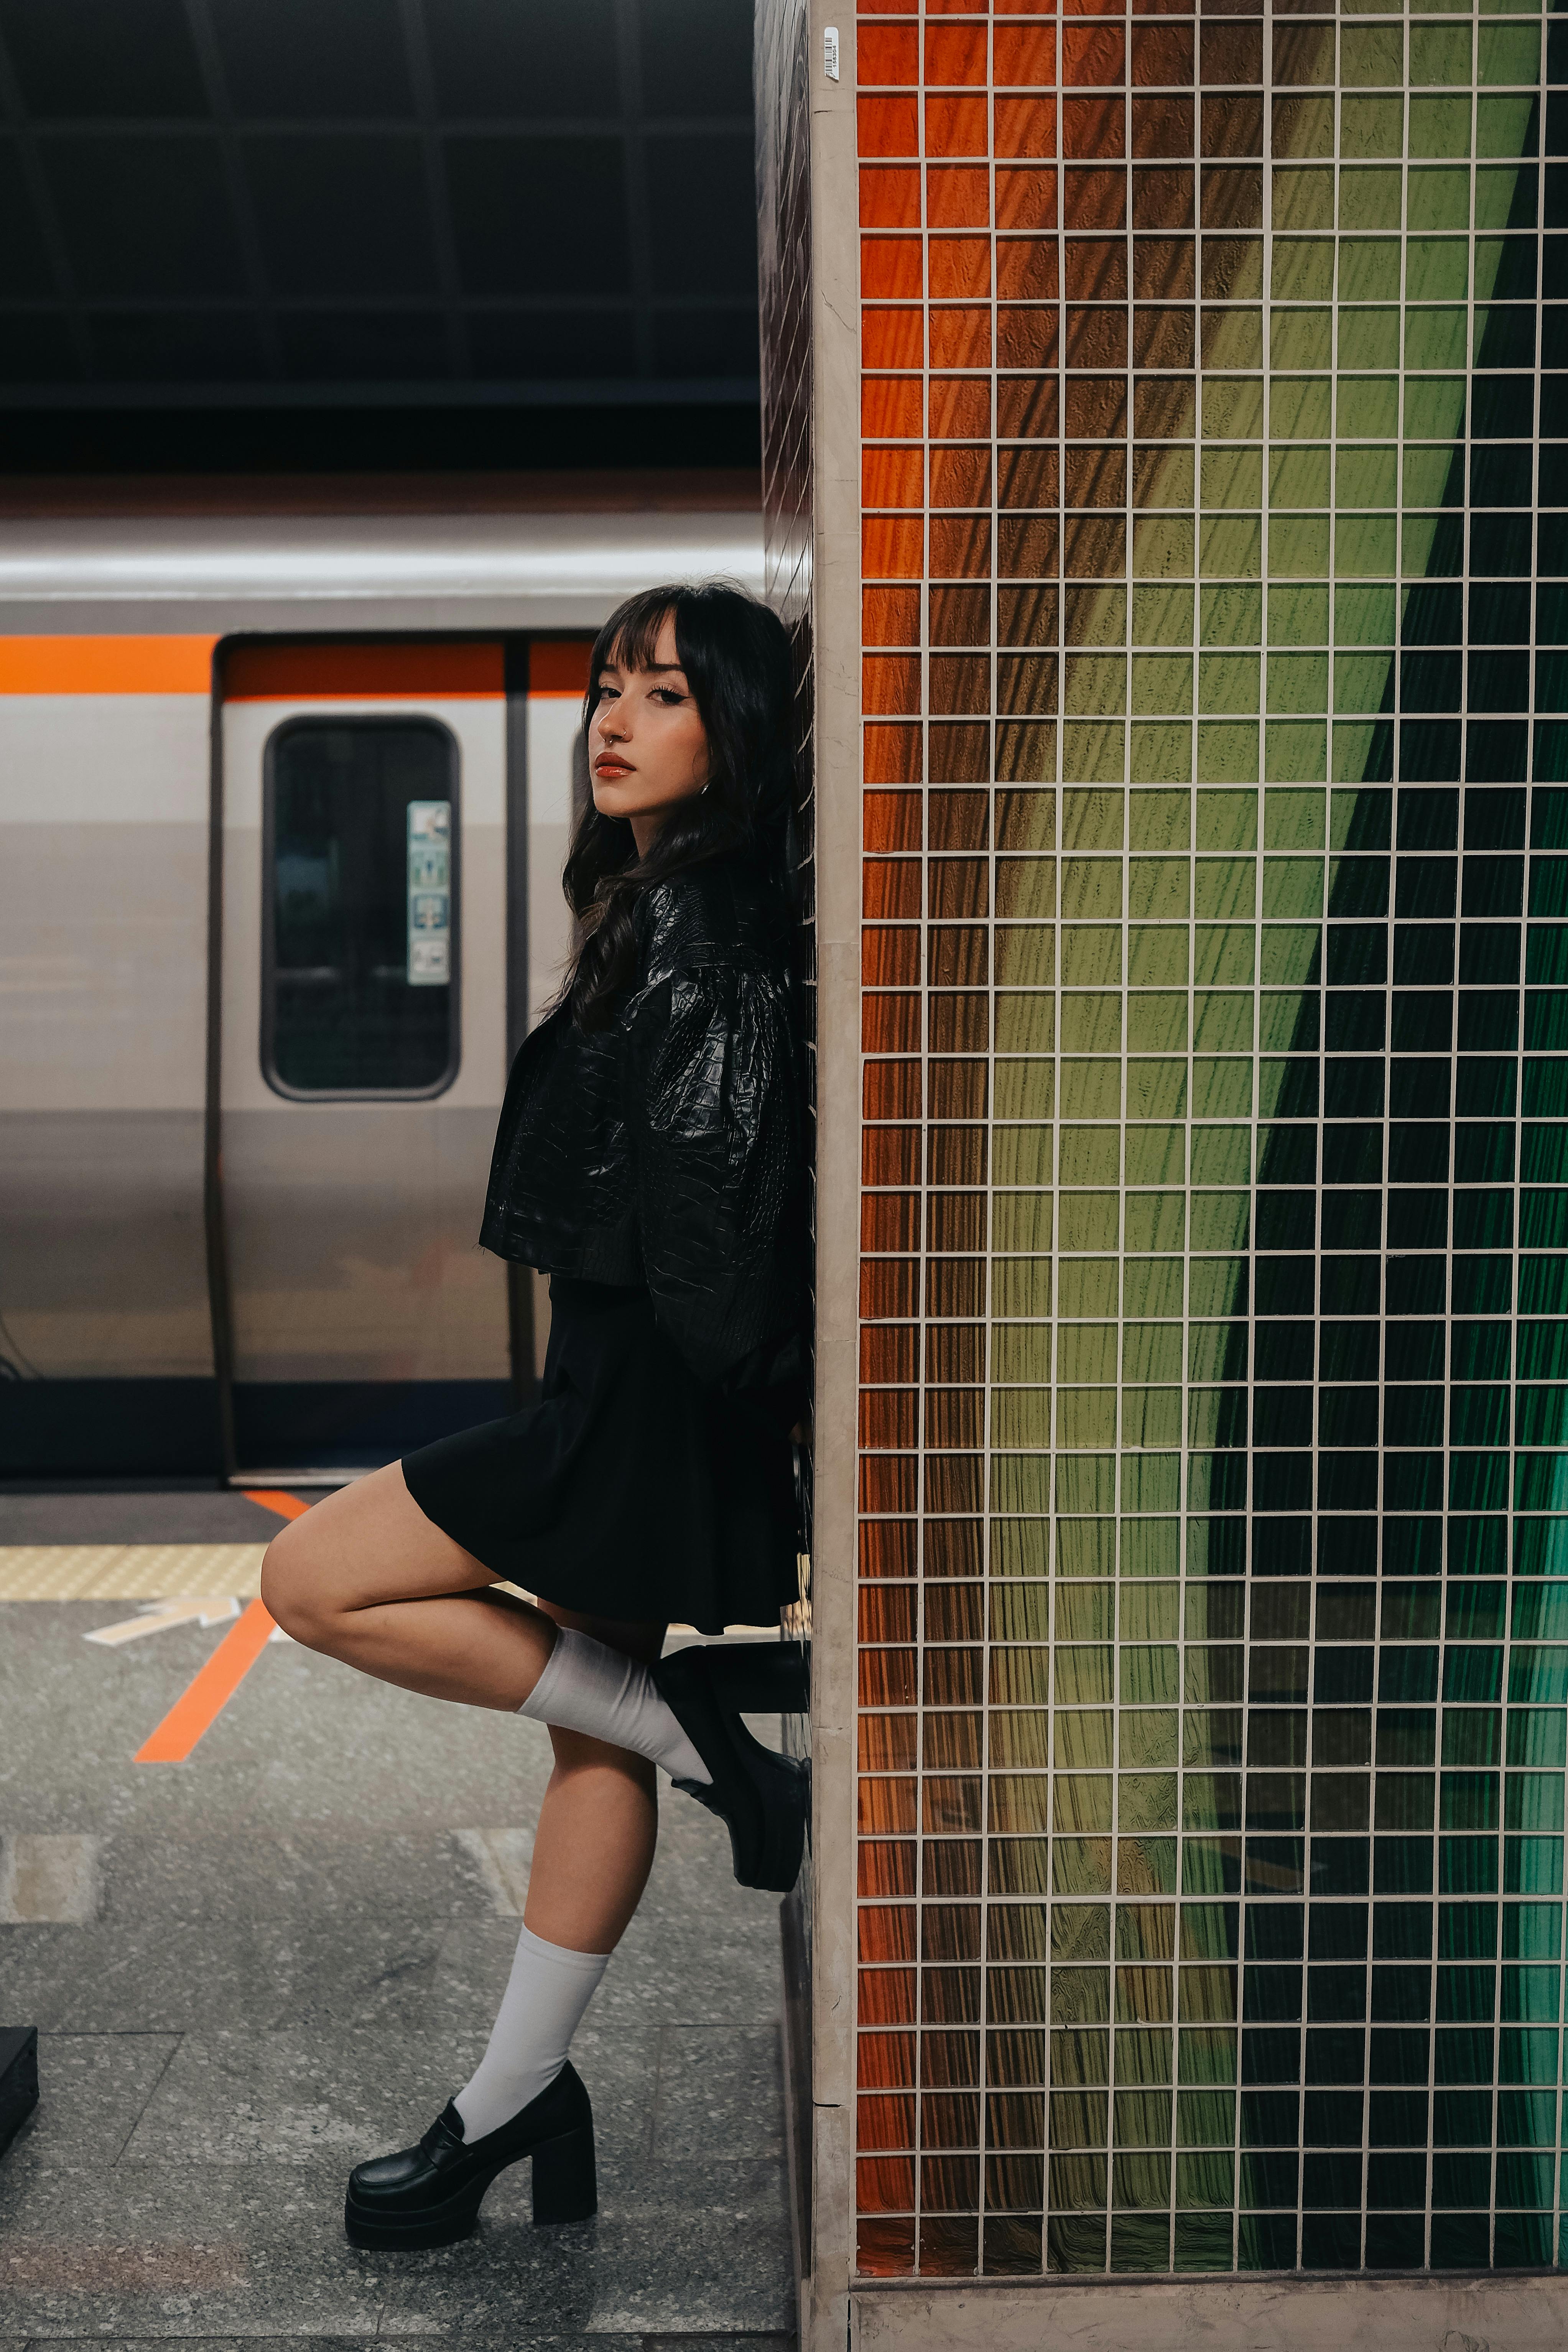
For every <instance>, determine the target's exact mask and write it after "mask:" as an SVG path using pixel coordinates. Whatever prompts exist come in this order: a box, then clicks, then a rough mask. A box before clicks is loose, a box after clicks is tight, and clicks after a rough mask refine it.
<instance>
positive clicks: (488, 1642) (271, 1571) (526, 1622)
mask: <svg viewBox="0 0 1568 2352" xmlns="http://www.w3.org/2000/svg"><path fill="white" fill-rule="evenodd" d="M496 1581H497V1580H496V1578H495V1576H494V1573H493V1571H492V1570H489V1569H487V1568H486V1567H484V1566H483V1565H482V1563H481V1562H480V1561H479V1560H477V1559H475V1558H474V1557H473V1555H472V1553H470V1552H467V1551H465V1550H464V1549H462V1547H461V1545H460V1544H457V1543H454V1542H453V1540H452V1538H450V1536H447V1535H444V1534H443V1533H442V1531H441V1529H440V1528H437V1527H436V1526H435V1525H434V1524H433V1523H432V1522H431V1521H430V1520H429V1519H427V1518H426V1516H425V1514H424V1512H423V1511H422V1510H421V1509H420V1508H419V1506H418V1505H417V1504H416V1502H415V1500H414V1498H413V1496H411V1495H410V1494H409V1492H408V1489H407V1487H406V1486H405V1484H404V1479H403V1471H402V1467H401V1465H399V1464H397V1463H393V1464H391V1465H389V1467H388V1468H386V1469H384V1470H377V1471H375V1472H374V1473H373V1474H372V1475H370V1476H369V1477H367V1478H361V1479H358V1480H356V1481H355V1483H354V1484H353V1486H344V1487H342V1488H340V1489H339V1491H338V1492H337V1493H336V1494H332V1495H329V1496H325V1497H324V1498H323V1500H322V1501H321V1502H320V1503H318V1504H317V1505H316V1506H315V1507H314V1508H313V1509H312V1510H310V1511H308V1512H307V1513H306V1514H305V1515H304V1517H302V1518H299V1519H295V1520H293V1521H291V1522H290V1524H289V1526H288V1527H287V1528H284V1530H283V1531H282V1533H281V1534H280V1535H279V1536H277V1537H275V1538H274V1539H273V1542H272V1544H271V1546H270V1547H269V1549H268V1554H267V1559H266V1561H265V1563H264V1565H263V1569H262V1579H261V1597H262V1599H263V1600H264V1601H266V1603H267V1606H268V1609H269V1610H270V1611H271V1612H272V1615H273V1616H274V1617H275V1618H276V1619H277V1620H278V1622H279V1624H280V1625H281V1626H282V1627H283V1629H284V1631H285V1632H286V1633H291V1634H292V1635H293V1637H294V1639H295V1640H296V1641H297V1642H300V1643H303V1644H304V1645H305V1646H306V1647H307V1648H309V1649H313V1650H320V1651H322V1652H323V1653H324V1654H326V1655H328V1656H329V1657H335V1658H342V1660H343V1661H344V1663H345V1664H348V1665H352V1666H357V1667H358V1668H359V1669H360V1671H361V1673H363V1674H368V1675H375V1676H376V1677H377V1679H378V1680H380V1681H382V1682H389V1683H395V1684H396V1685H398V1687H399V1688H400V1689H403V1690H412V1691H418V1692H420V1693H422V1694H424V1695H425V1696H427V1697H431V1698H446V1699H455V1700H458V1701H460V1702H462V1703H463V1704H466V1705H468V1706H489V1707H495V1708H498V1709H500V1710H501V1711H503V1712H505V1713H508V1714H515V1713H516V1712H517V1709H518V1708H519V1707H520V1706H521V1705H522V1702H523V1700H524V1699H525V1698H527V1696H528V1695H529V1693H530V1692H531V1690H532V1688H533V1685H534V1684H535V1683H536V1682H537V1681H538V1679H539V1676H540V1675H541V1674H542V1672H543V1670H544V1666H545V1664H546V1662H547V1661H548V1659H549V1656H550V1653H551V1650H552V1647H553V1644H554V1640H555V1626H556V1624H557V1623H559V1624H563V1625H570V1626H573V1627H574V1628H575V1629H576V1630H577V1631H579V1632H581V1633H590V1634H592V1635H593V1636H594V1637H595V1639H596V1640H598V1641H601V1642H604V1643H606V1644H607V1645H608V1646H609V1647H610V1648H612V1649H616V1650H621V1651H624V1652H625V1653H626V1654H627V1655H628V1656H631V1657H635V1658H639V1659H641V1660H642V1661H643V1662H644V1663H645V1664H651V1662H652V1661H653V1660H654V1659H656V1658H657V1657H658V1654H659V1650H660V1647H661V1645H662V1643H663V1640H664V1628H663V1626H662V1625H648V1624H626V1623H621V1622H617V1621H614V1620H608V1619H602V1618H594V1617H584V1616H578V1615H575V1614H574V1612H571V1611H569V1610H564V1609H555V1608H552V1607H551V1608H535V1607H533V1606H532V1605H531V1603H529V1602H527V1601H520V1600H518V1599H517V1598H516V1597H515V1596H514V1595H512V1594H510V1593H501V1592H496V1591H491V1590H490V1589H489V1588H490V1587H491V1586H493V1585H494V1584H495V1582H496ZM550 1737H551V1740H552V1744H553V1747H554V1749H555V1768H554V1770H553V1771H552V1774H551V1777H550V1785H549V1787H548V1789H547V1790H546V1791H545V1795H544V1801H543V1803H542V1807H541V1809H540V1815H539V1827H538V1830H537V1832H536V1833H535V1838H534V1851H533V1863H532V1867H531V1872H530V1874H529V1890H528V1901H527V1908H526V1911H525V1915H524V1916H525V1924H526V1925H527V1926H528V1927H530V1928H531V1930H532V1931H533V1933H534V1934H535V1935H536V1936H539V1937H542V1938H543V1940H544V1941H545V1942H546V1943H551V1944H560V1945H564V1946H565V1947H566V1948H568V1949H569V1950H573V1951H579V1952H609V1951H613V1950H614V1949H615V1948H616V1944H617V1943H618V1942H619V1940H620V1937H621V1936H622V1935H623V1933H624V1932H625V1929H626V1923H627V1921H628V1920H629V1919H630V1917H631V1916H632V1914H633V1912H634V1911H635V1910H636V1909H637V1903H638V1901H639V1900H640V1898H641V1895H642V1891H643V1888H644V1886H645V1885H647V1875H648V1872H649V1870H650V1869H651V1868H652V1866H653V1855H654V1846H655V1842H656V1840H657V1837H658V1800H657V1795H656V1783H655V1780H654V1768H653V1766H652V1765H651V1764H649V1763H647V1761H646V1760H645V1759H643V1758H642V1757H640V1756H634V1755H631V1754H630V1753H629V1752H628V1751H627V1750H626V1749H625V1748H613V1747H611V1746H609V1745H608V1743H607V1742H605V1741H604V1740H599V1739H591V1738H588V1737H586V1735H585V1734H584V1733H581V1732H574V1731H556V1730H553V1729H552V1732H551V1735H550Z"/></svg>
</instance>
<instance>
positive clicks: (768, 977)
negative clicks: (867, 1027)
mask: <svg viewBox="0 0 1568 2352" xmlns="http://www.w3.org/2000/svg"><path fill="white" fill-rule="evenodd" d="M627 1045H628V1055H627V1063H626V1118H627V1129H628V1133H629V1136H630V1139H631V1145H632V1152H633V1157H634V1160H635V1162H636V1168H637V1214H638V1222H639V1224H640V1228H641V1235H642V1251H643V1265H644V1268H645V1271H646V1275H647V1286H648V1289H649V1292H650V1294H651V1296H652V1299H653V1307H654V1313H655V1315H656V1316H657V1318H658V1321H659V1323H660V1325H661V1326H662V1327H663V1328H664V1329H665V1331H666V1332H667V1333H668V1336H669V1338H670V1339H672V1340H673V1342H674V1343H675V1345H676V1346H677V1347H678V1348H679V1350H680V1352H681V1354H682V1355H683V1356H684V1357H685V1358H686V1360H687V1361H688V1362H689V1364H690V1366H691V1368H692V1370H694V1371H695V1372H696V1373H697V1375H698V1377H699V1378H700V1379H701V1380H704V1381H720V1380H722V1379H723V1377H724V1376H725V1374H727V1373H731V1372H732V1371H733V1370H734V1369H735V1367H736V1366H737V1365H739V1364H740V1363H741V1361H742V1359H743V1358H745V1357H747V1356H748V1355H750V1354H751V1353H752V1351H753V1350H754V1349H758V1348H759V1347H761V1346H763V1344H764V1343H765V1342H767V1341H769V1340H771V1339H778V1338H779V1337H780V1336H782V1335H783V1334H784V1333H786V1332H788V1331H789V1330H791V1329H793V1328H796V1327H798V1325H799V1322H800V1319H801V1314H802V1307H803V1299H802V1294H801V1287H800V1276H801V1265H802V1253H801V1234H800V1228H801V1223H802V1218H803V1202H802V1158H801V1138H800V1132H799V1126H800V1113H799V1103H800V1086H799V1074H798V1071H797V1068H796V1055H795V1045H794V1038H793V1033H792V1027H791V1020H790V1007H789V1001H788V994H787V984H786V982H785V979H784V973H783V971H780V970H778V969H776V968H775V969H768V968H766V967H762V968H758V967H757V966H756V964H755V963H754V962H753V961H752V959H742V961H739V962H732V961H728V960H727V959H722V957H720V958H716V959H715V960H714V961H706V960H703V961H695V962H691V963H682V964H680V965H679V966H678V968H677V969H676V970H675V971H671V972H669V973H668V975H666V976H663V977H660V978H658V979H657V980H655V981H654V982H653V983H652V984H651V985H649V986H648V987H647V988H646V989H645V990H644V991H643V992H641V997H640V1001H639V1002H638V1003H637V1006H636V1008H635V1011H634V1012H633V1013H632V1016H631V1019H630V1021H629V1023H628V1031H627Z"/></svg>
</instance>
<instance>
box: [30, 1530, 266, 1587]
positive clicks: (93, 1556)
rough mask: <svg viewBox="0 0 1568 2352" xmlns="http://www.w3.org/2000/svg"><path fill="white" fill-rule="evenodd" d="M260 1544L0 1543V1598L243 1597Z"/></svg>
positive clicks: (255, 1574)
mask: <svg viewBox="0 0 1568 2352" xmlns="http://www.w3.org/2000/svg"><path fill="white" fill-rule="evenodd" d="M266 1549H267V1547H266V1545H265V1544H0V1601H195V1600H199V1599H202V1598H204V1597H205V1596H208V1595H211V1596H213V1597H215V1598H220V1599H221V1598H223V1597H226V1596H227V1595H231V1594H232V1595H233V1596H235V1597H236V1598H237V1599H238V1600H241V1601H247V1600H249V1599H250V1597H251V1596H252V1594H254V1593H255V1592H256V1591H258V1589H259V1586H260V1581H261V1560H262V1555H263V1553H264V1552H265V1550H266Z"/></svg>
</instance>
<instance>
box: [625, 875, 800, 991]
mask: <svg viewBox="0 0 1568 2352" xmlns="http://www.w3.org/2000/svg"><path fill="white" fill-rule="evenodd" d="M638 928H639V929H640V931H641V933H642V953H641V957H640V961H641V966H642V972H641V979H642V985H643V986H644V987H645V988H647V987H653V986H656V985H657V984H658V982H660V981H663V980H668V979H671V978H673V977H674V975H675V974H676V973H677V972H679V971H694V970H700V969H702V968H704V967H715V966H729V967H731V968H733V969H739V970H742V971H768V972H776V973H778V974H779V975H780V976H782V975H783V973H784V971H785V970H786V968H787V964H788V958H789V944H788V929H787V919H786V916H785V909H784V893H783V890H782V889H781V888H780V887H779V885H778V883H777V881H776V880H775V879H774V878H773V877H771V876H770V875H769V874H768V873H767V872H766V870H765V869H764V868H763V867H762V866H760V865H759V864H758V863H757V862H756V861H755V860H753V859H751V858H745V857H737V856H731V857H715V858H710V859H708V860H706V861H705V862H704V863H703V864H702V865H700V866H689V867H687V869H686V870H685V872H683V873H680V874H672V875H670V876H669V877H667V879H665V880H664V881H661V882H656V883H655V884H654V885H653V886H652V887H651V888H649V889H648V890H647V891H645V892H644V894H643V896H642V898H640V899H639V901H638Z"/></svg>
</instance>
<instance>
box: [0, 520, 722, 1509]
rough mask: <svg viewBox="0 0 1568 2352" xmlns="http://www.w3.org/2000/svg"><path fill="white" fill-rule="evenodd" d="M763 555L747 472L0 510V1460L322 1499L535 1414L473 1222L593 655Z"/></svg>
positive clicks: (541, 976)
mask: <svg viewBox="0 0 1568 2352" xmlns="http://www.w3.org/2000/svg"><path fill="white" fill-rule="evenodd" d="M761 574H762V528H761V520H760V516H759V513H758V510H757V502H756V486H755V481H754V478H751V477H748V476H744V475H732V476H731V475H718V474H715V475H712V476H704V475H699V474H692V475H688V476H663V477H658V476H650V477H632V476H626V477H616V476H613V475H603V476H584V475H578V476H534V477H526V476H514V477H506V478H499V479H497V480H494V481H486V480H484V479H482V478H473V477H470V478H466V479H464V480H463V481H461V482H460V483H458V484H457V485H454V484H453V483H452V482H451V481H440V480H435V481H426V482H423V483H422V482H420V481H417V480H410V479H402V480H399V481H388V482H383V483H376V482H375V481H374V480H372V479H368V478H357V479H350V480H346V481H336V482H334V481H331V480H326V479H310V480H302V481H295V482H292V483H290V482H286V481H283V482H280V481H273V482H271V483H268V484H263V485H258V483H257V482H255V481H248V482H228V483H226V482H223V481H208V482H205V483H195V482H192V483H189V484H186V485H184V486H182V485H179V484H176V483H170V482H167V481H165V482H161V483H160V482H137V481H124V482H116V483H108V484H106V483H103V482H97V483H93V484H90V485H89V484H85V483H84V484H81V485H78V486H72V485H71V484H70V483H68V482H61V483H55V484H47V483H42V484H39V483H35V484H33V485H31V486H26V485H16V484H13V485H11V486H10V487H9V488H5V489H0V1476H5V1477H6V1478H9V1479H12V1480H24V1481H25V1480H27V1479H37V1480H58V1479H61V1478H89V1479H90V1478H104V1479H113V1480H116V1481H122V1480H126V1479H140V1478H146V1479H163V1480H166V1479H170V1478H189V1479H205V1478H207V1477H209V1476H210V1477H212V1478H213V1479H214V1480H215V1481H217V1480H221V1479H225V1478H227V1479H231V1480H238V1481H244V1482H247V1483H249V1482H253V1481H258V1480H273V1481H276V1482H278V1483H290V1484H299V1483H305V1482H308V1481H310V1480H312V1479H313V1480H316V1481H318V1482H320V1483H322V1484H326V1483H336V1481H337V1480H338V1479H340V1478H341V1477H342V1475H345V1474H346V1473H349V1472H352V1471H353V1469H354V1468H357V1467H363V1466H364V1465H369V1464H373V1463H379V1462H384V1461H387V1460H389V1459H391V1458H392V1457H393V1456H395V1454H398V1453H400V1452H402V1451H404V1450H405V1449H406V1448H407V1447H408V1446H410V1445H412V1444H418V1443H421V1442H423V1441H425V1440H426V1439H428V1438H431V1437H434V1436H437V1435H439V1434H441V1433H445V1432H446V1431H447V1430H451V1429H456V1428H460V1427H463V1426H465V1425H467V1424H468V1423H472V1422H476V1421H480V1420H483V1419H485V1418H487V1417H488V1416H489V1415H492V1414H494V1413H497V1412H507V1411H509V1410H510V1409H511V1408H512V1406H513V1404H514V1403H516V1402H521V1401H522V1400H524V1399H526V1397H527V1396H528V1395H529V1394H530V1392H531V1388H532V1385H533V1383H534V1382H535V1381H536V1379H537V1376H538V1371H539V1368H540V1365H541V1363H542V1344H543V1336H544V1328H545V1319H546V1316H547V1311H548V1310H547V1307H545V1306H544V1303H543V1298H544V1295H543V1290H542V1285H541V1284H540V1282H539V1281H538V1278H537V1277H535V1276H532V1275H531V1274H530V1273H529V1272H527V1271H526V1270H523V1269H515V1268H508V1267H506V1266H504V1265H501V1264H500V1262H499V1261H498V1260H496V1259H495V1258H493V1257H489V1256H488V1255H485V1254H484V1253H482V1252H481V1251H480V1250H479V1246H478V1244H477V1240H476V1235H477V1233H478V1229H479V1213H480V1208H481V1205H482V1200H483V1192H484V1185H485V1179H486V1175H487V1172H488V1168H489V1150H490V1144H491V1139H492V1136H493V1132H494V1128H495V1123H496V1118H497V1115H498V1111H499V1108H500V1100H501V1094H502V1090H503V1087H504V1084H505V1079H506V1074H507V1069H508V1066H509V1063H510V1055H511V1054H512V1053H513V1052H514V1051H515V1049H516V1046H517V1045H518V1044H519V1043H520V1042H521V1038H522V1037H523V1036H524V1035H525V1034H526V1033H527V1031H528V1029H529V1027H530V1025H531V1024H532V1022H533V1021H535V1020H536V1019H537V1018H538V1017H539V1014H540V1013H541V1011H542V1008H543V1007H544V1006H545V1005H546V1004H547V1003H548V1002H549V999H550V996H551V994H552V991H553V989H554V988H555V986H556V984H557V982H558V979H559V975H560V972H561V970H562V967H563V961H564V959H565V957H566V956H567V954H568V952H569V950H570V929H569V918H568V916H567V912H566V908H565V906H564V903H563V898H562V894H561V887H560V876H561V866H562V861H563V855H564V851H565V845H566V841H567V835H568V831H569V827H570V824H571V821H572V814H573V805H574V794H581V793H583V792H584V790H585V788H586V783H585V776H586V772H585V765H584V760H583V753H582V746H581V736H580V712H581V697H582V690H583V687H584V681H585V677H586V671H587V654H588V648H589V645H590V643H591V640H592V637H593V634H594V632H595V629H596V628H597V626H598V625H599V624H600V622H601V621H602V620H603V619H604V618H605V614H607V613H608V612H609V611H610V610H611V609H612V608H613V606H614V605H615V604H616V603H617V602H618V601H619V600H620V598H621V597H622V596H624V595H626V594H627V593H630V592H631V591H633V590H634V589H637V588H639V587H643V586H646V585H648V584H651V583H654V582H656V581H658V580H660V579H668V578H698V577H713V576H719V577H724V578H728V579H731V580H735V581H738V582H740V583H742V584H745V585H747V586H750V587H752V588H753V589H757V588H760V587H761V584H762V581H761ZM542 1310H543V1311H542Z"/></svg>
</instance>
